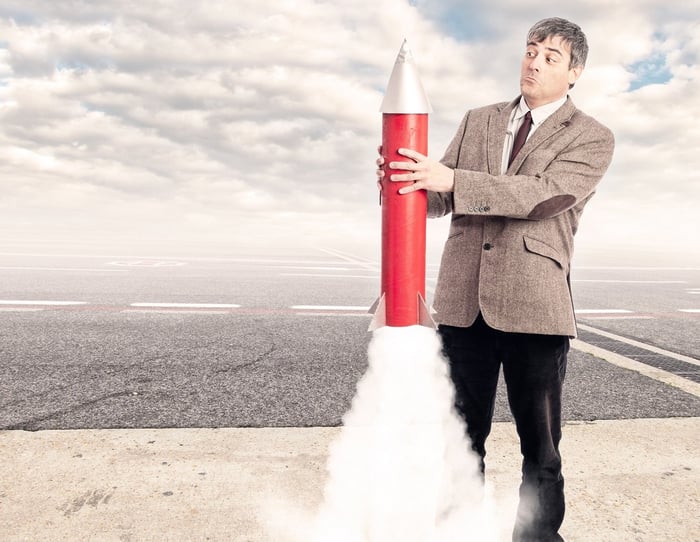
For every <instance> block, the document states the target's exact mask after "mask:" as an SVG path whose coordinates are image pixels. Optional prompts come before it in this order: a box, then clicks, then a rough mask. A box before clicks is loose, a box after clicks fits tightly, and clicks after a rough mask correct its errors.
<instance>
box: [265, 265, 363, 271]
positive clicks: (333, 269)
mask: <svg viewBox="0 0 700 542" xmlns="http://www.w3.org/2000/svg"><path fill="white" fill-rule="evenodd" d="M266 267H267V268H268V269H303V270H306V271H352V270H353V268H351V267H314V266H303V265H268V266H266Z"/></svg>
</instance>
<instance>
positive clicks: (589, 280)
mask: <svg viewBox="0 0 700 542" xmlns="http://www.w3.org/2000/svg"><path fill="white" fill-rule="evenodd" d="M571 282H600V283H604V284H688V281H687V280H613V279H611V280H608V279H571Z"/></svg>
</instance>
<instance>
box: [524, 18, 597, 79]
mask: <svg viewBox="0 0 700 542" xmlns="http://www.w3.org/2000/svg"><path fill="white" fill-rule="evenodd" d="M550 36H559V37H560V38H561V39H562V40H563V41H565V42H566V43H568V44H569V47H570V49H571V61H570V62H569V68H576V67H578V66H581V67H584V66H585V65H586V58H587V57H588V42H587V41H586V35H585V34H584V33H583V30H581V27H579V26H578V25H576V24H574V23H572V22H570V21H567V20H566V19H561V18H559V17H552V18H549V19H542V20H541V21H539V22H537V23H535V25H534V26H533V27H532V28H531V29H530V32H528V34H527V42H528V43H530V42H531V41H534V42H535V43H540V42H542V41H544V40H546V39H547V38H548V37H550Z"/></svg>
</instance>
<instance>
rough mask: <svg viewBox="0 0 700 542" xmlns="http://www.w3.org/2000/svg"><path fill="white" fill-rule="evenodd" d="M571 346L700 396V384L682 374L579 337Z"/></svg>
mask: <svg viewBox="0 0 700 542" xmlns="http://www.w3.org/2000/svg"><path fill="white" fill-rule="evenodd" d="M596 332H597V331H596ZM571 347H572V348H575V349H576V350H579V351H581V352H585V353H586V354H591V355H593V356H595V357H597V358H601V359H603V360H605V361H607V362H608V363H612V364H613V365H617V366H618V367H622V368H623V369H628V370H630V371H635V372H637V373H639V374H642V375H644V376H646V377H649V378H653V379H654V380H658V381H659V382H663V383H665V384H668V385H670V386H674V387H676V388H678V389H681V390H683V391H684V392H686V393H690V394H692V395H695V396H696V397H700V384H698V383H697V382H693V381H692V380H688V379H687V378H683V377H682V376H678V375H675V374H673V373H669V372H667V371H663V370H661V369H657V368H656V367H652V366H651V365H646V364H645V363H641V362H639V361H636V360H633V359H631V358H628V357H626V356H623V355H621V354H617V353H615V352H610V351H609V350H605V349H604V348H600V347H599V346H595V345H592V344H588V343H585V342H583V341H581V340H579V339H574V340H572V341H571Z"/></svg>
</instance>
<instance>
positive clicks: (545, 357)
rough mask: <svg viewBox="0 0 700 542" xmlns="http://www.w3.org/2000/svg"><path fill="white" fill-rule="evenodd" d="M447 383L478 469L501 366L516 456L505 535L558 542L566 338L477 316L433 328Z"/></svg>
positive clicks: (522, 540) (561, 516)
mask: <svg viewBox="0 0 700 542" xmlns="http://www.w3.org/2000/svg"><path fill="white" fill-rule="evenodd" d="M438 331H439V333H440V335H441V337H442V341H443V350H444V354H445V356H446V357H447V359H448V362H449V365H450V374H451V377H452V381H453V382H454V386H455V391H456V399H455V403H456V404H455V406H456V408H457V411H458V412H459V414H460V415H461V416H462V417H463V418H464V421H465V422H466V426H467V433H468V434H469V437H470V438H471V441H472V448H473V449H474V451H475V452H477V453H478V454H479V456H480V457H481V469H482V473H483V471H484V457H485V456H486V447H485V444H486V438H487V437H488V435H489V433H490V431H491V421H492V418H493V411H494V404H495V399H496V388H497V385H498V375H499V371H500V367H501V365H502V366H503V376H504V378H505V382H506V386H507V390H508V402H509V404H510V410H511V412H512V413H513V418H514V419H515V424H516V428H517V431H518V435H519V437H520V450H521V452H522V456H523V464H522V483H521V486H520V503H519V506H518V514H517V517H516V521H515V528H514V531H513V540H514V541H516V540H517V541H519V542H525V541H533V542H534V541H537V542H544V541H550V540H554V541H558V540H563V539H562V538H561V536H560V535H559V534H558V531H559V527H560V526H561V524H562V522H563V520H564V478H563V477H562V473H561V456H560V454H559V441H560V440H561V391H562V384H563V381H564V376H565V374H566V356H567V353H568V351H569V338H568V337H565V336H559V335H533V334H527V333H507V332H504V331H499V330H496V329H493V328H491V327H489V326H488V325H487V324H486V322H485V321H484V319H483V318H482V316H481V314H479V316H478V318H477V320H476V322H475V323H474V324H473V325H472V326H471V327H468V328H462V327H452V326H445V325H440V326H439V328H438Z"/></svg>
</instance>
